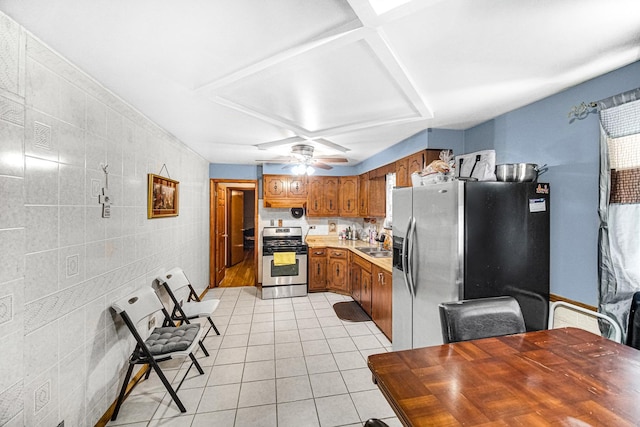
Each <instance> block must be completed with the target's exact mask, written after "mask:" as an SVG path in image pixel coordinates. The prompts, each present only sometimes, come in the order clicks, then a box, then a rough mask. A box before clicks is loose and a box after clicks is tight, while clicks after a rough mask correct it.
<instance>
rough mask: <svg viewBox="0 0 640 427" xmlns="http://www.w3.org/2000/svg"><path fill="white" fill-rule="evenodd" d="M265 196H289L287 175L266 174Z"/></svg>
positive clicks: (264, 180) (268, 197) (276, 197)
mask: <svg viewBox="0 0 640 427" xmlns="http://www.w3.org/2000/svg"><path fill="white" fill-rule="evenodd" d="M262 178H263V184H264V198H265V199H267V200H268V199H284V198H286V197H287V185H288V182H287V180H288V177H287V176H286V175H264V176H263V177H262Z"/></svg>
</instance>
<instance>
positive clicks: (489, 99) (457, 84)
mask: <svg viewBox="0 0 640 427" xmlns="http://www.w3.org/2000/svg"><path fill="white" fill-rule="evenodd" d="M615 4H616V7H615V8H612V7H611V4H610V3H608V2H602V1H597V0H584V1H581V2H580V3H579V4H578V3H576V2H574V1H571V0H543V1H526V2H525V1H520V2H514V1H510V0H493V1H482V2H474V1H466V0H450V1H444V2H440V3H437V4H434V5H433V6H431V7H429V8H425V9H422V10H420V11H418V12H416V13H413V14H411V15H407V16H405V17H403V18H401V19H398V20H395V21H391V22H388V23H386V24H384V25H383V29H384V31H385V33H386V35H387V37H388V40H389V44H390V46H391V48H392V49H393V50H394V51H395V52H396V54H397V56H398V58H399V60H400V61H401V62H402V63H403V64H404V66H405V67H406V69H407V70H409V74H410V78H412V80H413V81H414V83H415V84H416V86H417V88H418V91H419V92H420V93H422V94H424V96H425V98H426V99H427V100H428V103H429V106H430V107H431V108H432V110H433V113H434V123H433V125H434V126H435V127H442V126H455V127H458V128H464V127H467V126H470V125H473V124H477V123H479V122H481V121H484V120H487V119H490V118H492V117H495V115H497V114H501V113H504V112H506V111H509V110H511V109H514V108H517V107H519V106H522V105H525V104H528V103H530V102H533V101H535V100H538V99H541V98H542V97H544V96H547V95H549V94H551V93H556V92H558V91H560V90H562V89H564V88H567V87H569V86H572V85H575V84H577V83H579V82H581V81H586V80H588V79H590V78H593V77H595V76H596V75H599V74H602V73H603V70H604V69H615V68H618V67H620V66H623V65H626V64H628V63H630V62H633V61H634V60H636V59H637V52H638V48H637V42H636V44H635V47H634V46H632V45H629V46H628V47H629V48H630V49H628V52H629V53H630V55H627V58H628V59H627V60H626V61H624V60H622V62H621V61H620V59H621V58H620V57H621V55H620V53H621V51H620V48H621V44H620V39H621V34H626V35H625V36H623V37H622V38H623V39H624V38H626V39H628V40H633V34H634V33H635V34H636V40H637V37H638V34H639V33H638V23H637V16H638V14H640V2H638V1H637V0H622V1H616V2H615ZM623 5H626V7H623ZM605 21H606V22H608V24H605ZM445 22H446V23H447V25H443V23H445ZM611 26H614V27H615V28H616V30H615V32H607V31H603V32H597V30H596V29H597V28H609V27H611ZM596 32H597V36H596ZM615 46H617V48H616V47H615ZM634 49H635V55H636V56H635V57H634V56H633V53H634ZM602 62H605V63H606V65H604V64H602Z"/></svg>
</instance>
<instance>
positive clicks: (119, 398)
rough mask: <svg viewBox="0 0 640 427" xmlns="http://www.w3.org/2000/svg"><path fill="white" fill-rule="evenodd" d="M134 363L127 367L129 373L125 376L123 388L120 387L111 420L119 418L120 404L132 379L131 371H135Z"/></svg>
mask: <svg viewBox="0 0 640 427" xmlns="http://www.w3.org/2000/svg"><path fill="white" fill-rule="evenodd" d="M133 366H134V365H133V364H132V363H130V364H129V368H128V369H127V375H125V377H124V382H123V383H122V388H121V389H120V394H119V395H118V400H117V401H116V407H115V409H114V410H113V414H111V421H115V420H116V418H118V412H119V411H120V405H122V402H123V401H124V394H125V392H126V391H127V384H129V380H130V379H131V373H132V372H133Z"/></svg>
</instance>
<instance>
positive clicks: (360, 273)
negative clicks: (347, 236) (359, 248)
mask: <svg viewBox="0 0 640 427" xmlns="http://www.w3.org/2000/svg"><path fill="white" fill-rule="evenodd" d="M350 266H351V296H352V297H353V299H354V300H355V301H357V302H358V304H360V305H361V306H362V308H363V309H364V311H366V312H367V314H368V315H369V316H371V263H370V262H369V261H367V260H365V259H364V258H362V257H360V256H358V255H355V254H353V255H352V259H351V263H350Z"/></svg>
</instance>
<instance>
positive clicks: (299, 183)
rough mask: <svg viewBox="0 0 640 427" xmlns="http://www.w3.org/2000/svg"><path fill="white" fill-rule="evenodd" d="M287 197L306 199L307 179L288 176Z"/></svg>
mask: <svg viewBox="0 0 640 427" xmlns="http://www.w3.org/2000/svg"><path fill="white" fill-rule="evenodd" d="M287 197H289V198H292V199H300V198H302V199H304V198H305V197H307V177H306V176H300V177H297V176H290V177H289V188H288V189H287Z"/></svg>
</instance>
